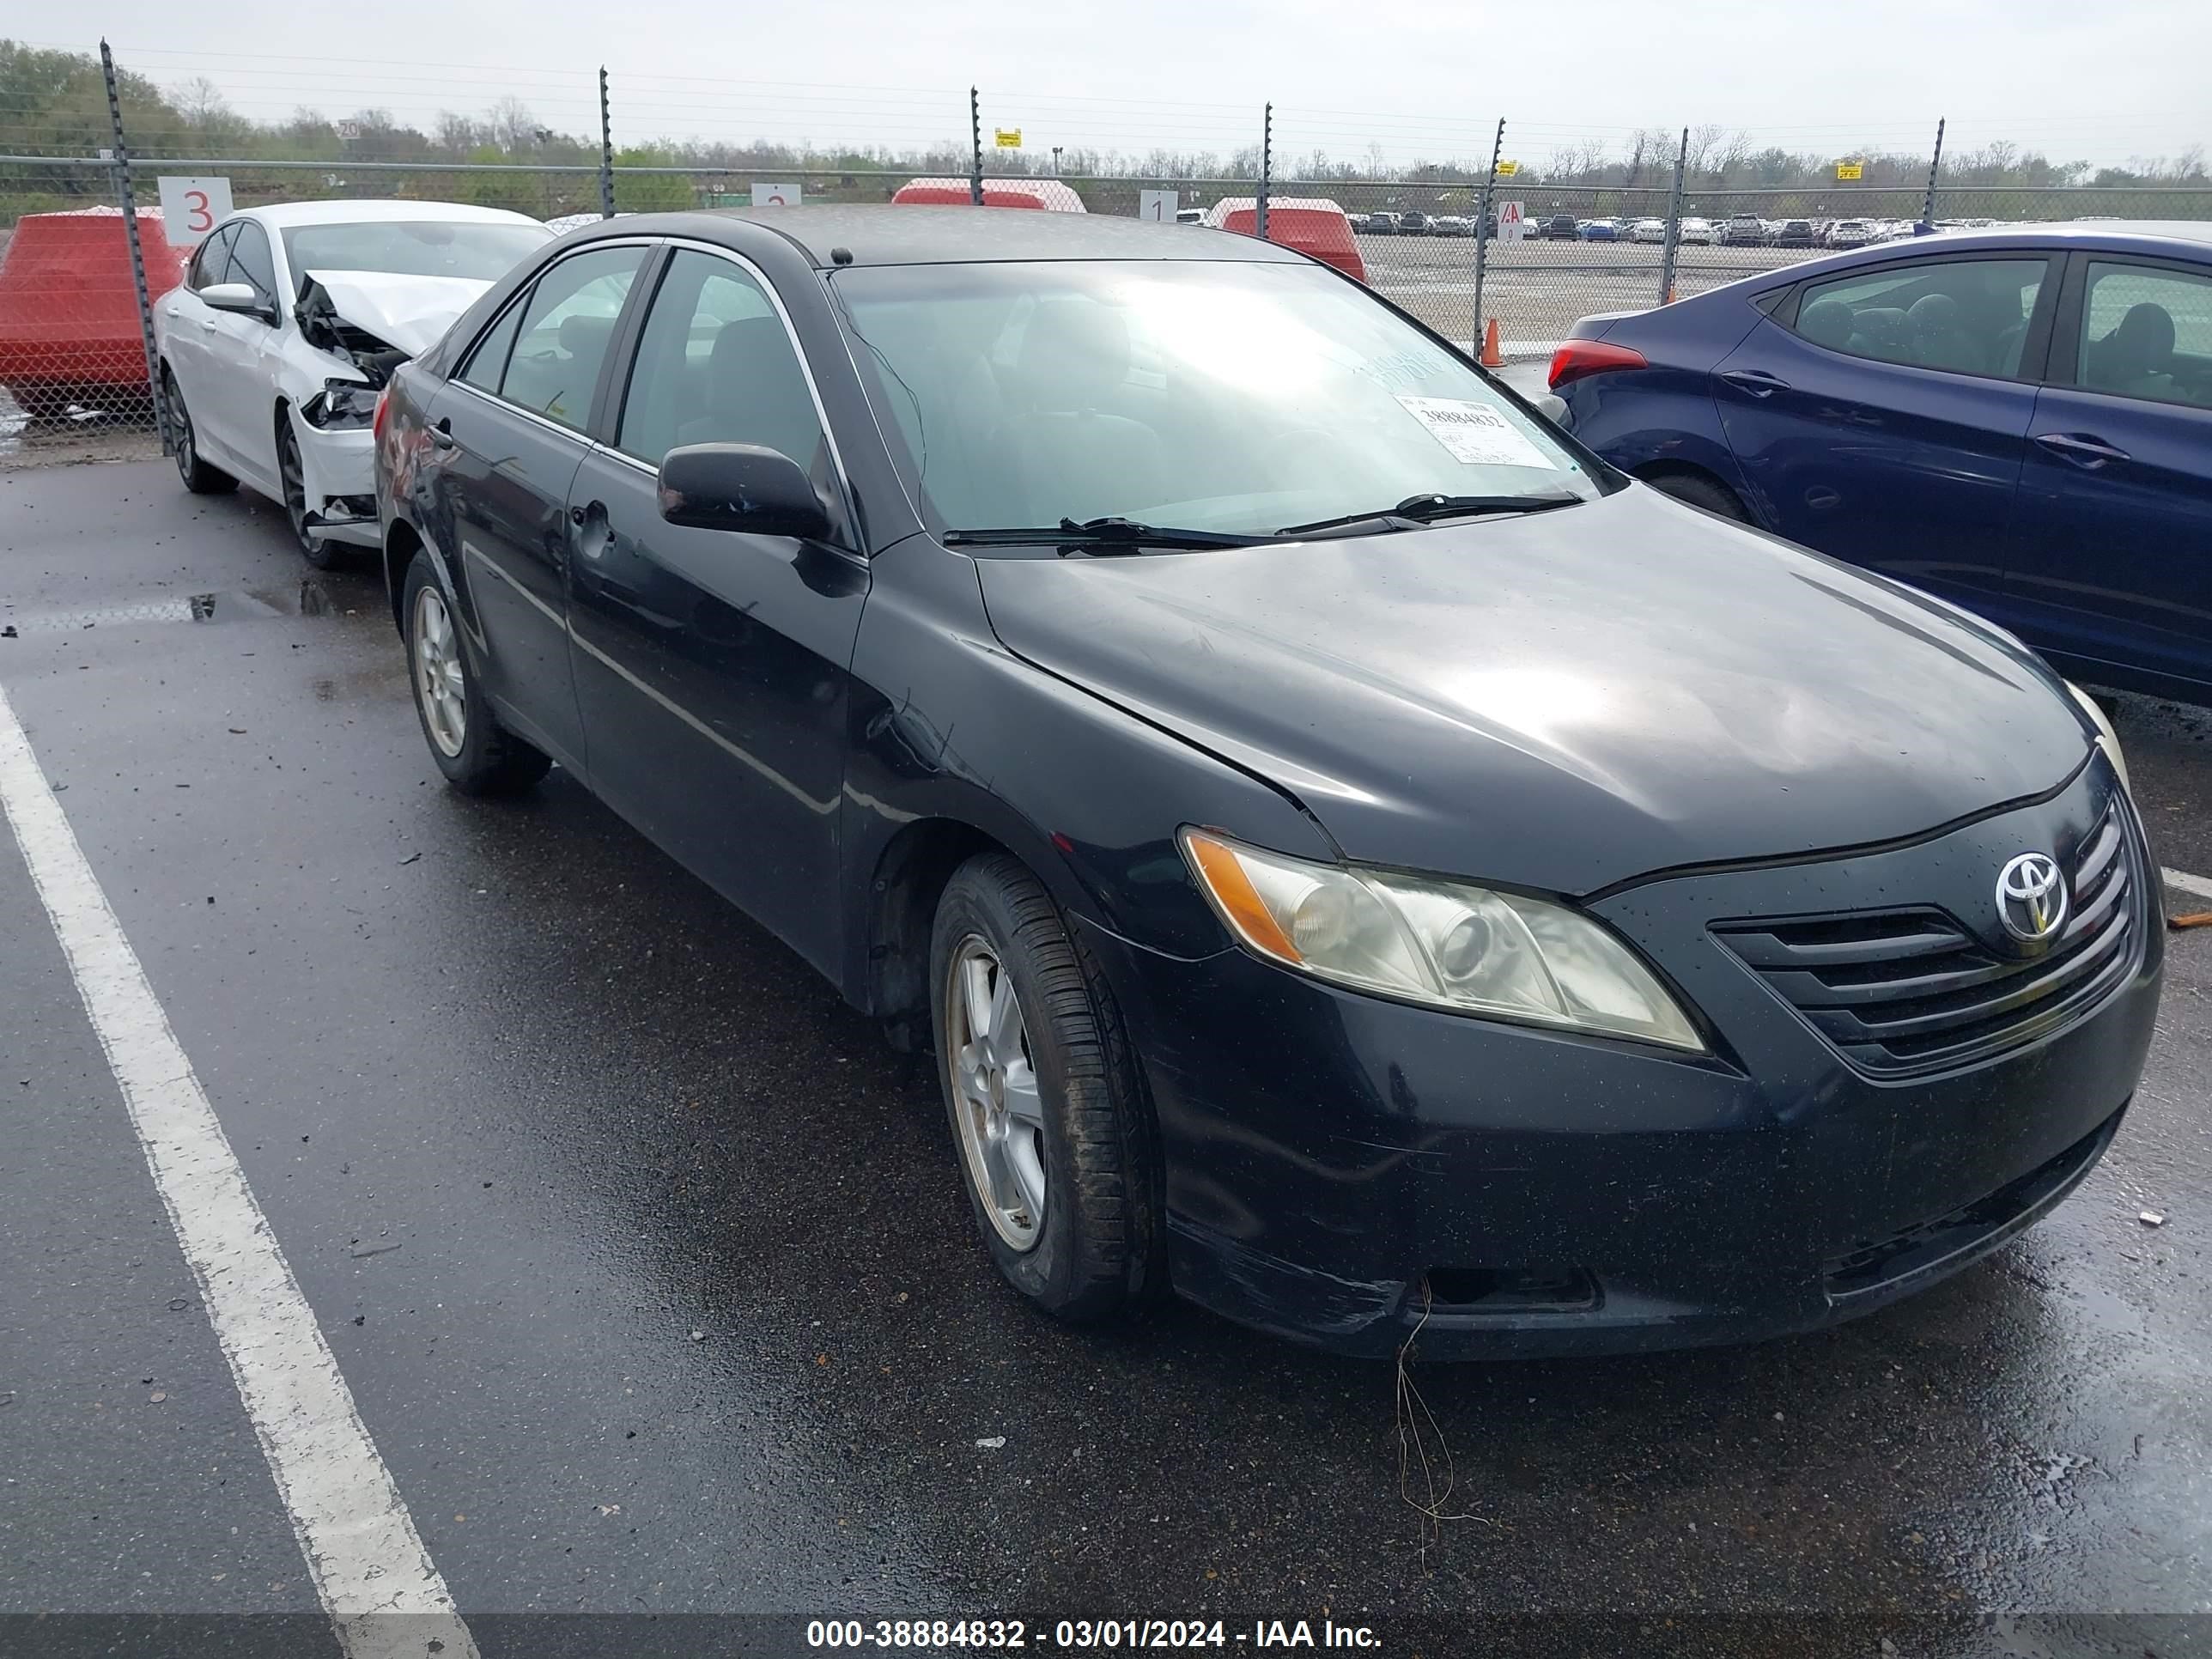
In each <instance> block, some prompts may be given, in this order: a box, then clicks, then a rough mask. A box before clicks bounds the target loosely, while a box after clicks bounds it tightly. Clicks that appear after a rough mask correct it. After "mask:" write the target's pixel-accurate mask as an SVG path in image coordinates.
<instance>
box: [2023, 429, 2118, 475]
mask: <svg viewBox="0 0 2212 1659" xmlns="http://www.w3.org/2000/svg"><path fill="white" fill-rule="evenodd" d="M2035 441H2036V442H2038V443H2039V444H2041V445H2042V446H2043V447H2045V449H2047V450H2049V451H2050V452H2051V453H2052V454H2054V455H2057V456H2059V457H2061V458H2062V459H2066V460H2069V461H2071V462H2073V463H2074V465H2076V466H2083V467H2100V466H2102V465H2104V464H2105V463H2106V461H2124V460H2126V459H2129V456H2128V452H2127V451H2126V450H2124V449H2118V448H2115V447H2113V446H2112V445H2111V444H2108V443H2106V441H2104V440H2103V439H2102V438H2095V437H2091V436H2090V435H2088V434H2087V433H2074V432H2039V433H2037V434H2036V435H2035Z"/></svg>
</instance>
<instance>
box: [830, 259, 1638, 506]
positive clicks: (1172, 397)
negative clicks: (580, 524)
mask: <svg viewBox="0 0 2212 1659" xmlns="http://www.w3.org/2000/svg"><path fill="white" fill-rule="evenodd" d="M835 283H836V293H837V295H838V297H839V300H840V301H841V302H842V308H843V310H844V312H845V314H846V317H847V319H848V326H849V327H850V328H851V329H852V331H853V332H854V334H855V335H856V336H857V337H858V338H859V339H860V342H861V343H863V346H864V348H865V349H862V350H860V351H859V352H857V353H856V354H855V355H856V356H857V358H858V359H859V360H860V362H861V363H862V364H863V366H864V368H866V369H868V370H869V371H870V372H871V379H872V381H873V382H874V384H873V386H872V392H873V395H875V396H876V397H877V398H878V401H879V404H880V412H881V414H882V415H883V416H884V426H885V427H886V428H890V427H891V426H892V424H893V423H894V422H895V423H896V427H897V429H898V431H899V432H900V434H901V435H902V436H903V437H904V439H905V441H906V447H907V449H908V452H909V454H910V458H911V463H912V467H913V471H914V473H915V482H917V483H919V485H920V487H921V489H922V491H923V492H924V493H925V495H927V500H928V502H929V505H930V506H931V507H932V508H933V510H934V512H935V513H936V514H937V516H938V518H939V520H941V521H942V523H943V524H944V526H946V527H947V528H950V529H981V528H987V527H989V528H995V527H1017V526H1021V527H1026V526H1056V525H1058V524H1059V523H1060V520H1062V519H1069V520H1076V521H1078V522H1082V521H1085V520H1093V519H1098V518H1103V517H1118V518H1126V519H1130V520H1139V521H1141V522H1143V523H1146V524H1150V525H1160V526H1170V525H1171V526H1181V527H1184V528H1188V529H1196V530H1206V531H1218V532H1231V533H1234V534H1237V535H1270V534H1273V533H1274V532H1278V531H1279V530H1281V529H1283V528H1285V526H1291V525H1302V524H1310V523H1312V522H1315V521H1316V520H1327V519H1331V518H1335V517H1338V516H1340V515H1345V514H1352V513H1387V512H1389V510H1390V509H1391V508H1392V507H1393V506H1395V504H1397V503H1399V502H1401V501H1407V500H1408V499H1409V498H1412V497H1414V496H1424V495H1446V496H1465V495H1481V496H1516V497H1517V496H1544V497H1553V498H1556V497H1558V496H1559V495H1560V494H1561V493H1562V492H1563V491H1567V492H1572V493H1573V494H1576V495H1583V496H1589V495H1596V494H1598V493H1600V491H1601V485H1600V484H1599V483H1597V482H1596V481H1595V480H1594V479H1593V478H1591V477H1589V475H1588V473H1587V472H1585V471H1584V470H1583V465H1582V463H1581V461H1580V460H1579V459H1577V457H1576V456H1575V455H1574V454H1573V453H1571V452H1570V451H1569V450H1567V449H1566V448H1565V447H1564V446H1562V445H1561V444H1560V443H1559V442H1558V441H1556V439H1555V438H1554V437H1553V436H1552V435H1550V433H1549V432H1548V430H1547V428H1546V427H1545V426H1544V424H1543V423H1542V422H1541V421H1538V420H1535V419H1533V418H1532V417H1530V416H1528V415H1526V414H1524V413H1523V412H1522V410H1520V409H1519V408H1518V407H1516V405H1514V404H1512V403H1511V401H1510V399H1508V398H1506V397H1504V395H1503V394H1502V393H1500V392H1498V391H1497V390H1496V389H1495V388H1493V387H1492V386H1491V385H1490V383H1489V382H1488V381H1486V380H1485V379H1484V378H1483V377H1482V375H1481V374H1479V373H1477V372H1476V370H1475V369H1474V368H1473V366H1472V365H1470V364H1469V363H1468V362H1467V360H1466V359H1464V358H1463V357H1461V356H1458V355H1457V354H1455V353H1454V352H1452V351H1450V350H1449V349H1446V348H1444V347H1443V346H1441V345H1439V344H1437V343H1436V342H1435V341H1433V340H1431V339H1429V338H1427V337H1425V336H1424V335H1422V334H1420V333H1419V332H1418V331H1416V330H1414V329H1413V328H1412V327H1410V326H1408V325H1407V324H1406V323H1405V322H1403V321H1402V320H1401V319H1399V318H1398V317H1396V316H1395V315H1394V314H1393V313H1390V312H1389V311H1388V310H1387V309H1385V308H1384V307H1382V306H1380V305H1378V304H1376V302H1375V301H1373V300H1371V299H1370V298H1369V297H1368V295H1366V293H1365V292H1364V290H1362V289H1358V288H1356V287H1354V286H1352V284H1350V283H1346V282H1345V281H1343V280H1342V279H1341V278H1340V277H1338V276H1334V275H1332V274H1331V273H1329V272H1328V271H1325V270H1318V269H1316V268H1314V267H1312V266H1309V265H1304V264H1257V263H1252V264H1247V263H1243V262H1241V261H1191V262H1188V263H1186V262H1182V261H1166V260H1147V261H1131V262H1127V263H1121V262H1104V261H1085V262H1075V261H1054V262H1050V263H1036V264H946V265H905V266H877V267H869V266H859V267H854V268H850V269H848V270H841V271H838V272H837V273H836V276H835Z"/></svg>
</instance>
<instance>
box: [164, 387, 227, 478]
mask: <svg viewBox="0 0 2212 1659" xmlns="http://www.w3.org/2000/svg"><path fill="white" fill-rule="evenodd" d="M161 397H162V399H163V401H165V402H166V403H167V404H168V406H169V428H170V430H169V435H170V437H171V438H172V439H173V441H175V443H176V446H177V477H179V478H181V479H182V480H183V481H184V485H185V489H189V490H191V492H192V494H193V495H227V494H228V493H229V492H230V491H231V490H234V489H237V488H238V480H237V479H235V478H234V477H231V476H230V474H229V473H228V472H225V471H223V470H222V468H221V467H216V466H210V465H208V464H207V463H206V462H205V461H204V460H202V459H200V450H199V434H198V433H197V432H196V431H195V430H194V429H193V427H192V412H191V410H189V409H187V408H185V394H184V392H182V391H181V390H180V389H179V387H178V385H177V377H176V376H175V375H173V374H171V373H170V372H169V370H168V366H167V364H164V365H163V366H162V368H161Z"/></svg>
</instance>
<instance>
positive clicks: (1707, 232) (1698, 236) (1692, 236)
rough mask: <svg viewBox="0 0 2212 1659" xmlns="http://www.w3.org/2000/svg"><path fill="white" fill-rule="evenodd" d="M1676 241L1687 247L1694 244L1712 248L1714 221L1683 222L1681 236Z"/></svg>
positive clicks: (1686, 220)
mask: <svg viewBox="0 0 2212 1659" xmlns="http://www.w3.org/2000/svg"><path fill="white" fill-rule="evenodd" d="M1675 240H1677V241H1679V242H1680V243H1681V244H1682V246H1690V245H1691V244H1692V243H1696V244H1698V245H1699V246H1703V247H1711V246H1712V244H1713V225H1712V221H1711V220H1710V219H1685V220H1683V221H1682V232H1681V234H1680V236H1679V237H1677V238H1676V239H1675Z"/></svg>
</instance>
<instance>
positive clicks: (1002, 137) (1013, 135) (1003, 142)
mask: <svg viewBox="0 0 2212 1659" xmlns="http://www.w3.org/2000/svg"><path fill="white" fill-rule="evenodd" d="M991 131H992V132H993V133H994V134H995V135H996V136H997V137H998V140H999V148H1000V149H1020V148H1021V147H1022V130H1021V129H1020V128H1019V127H994V128H992V129H991Z"/></svg>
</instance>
